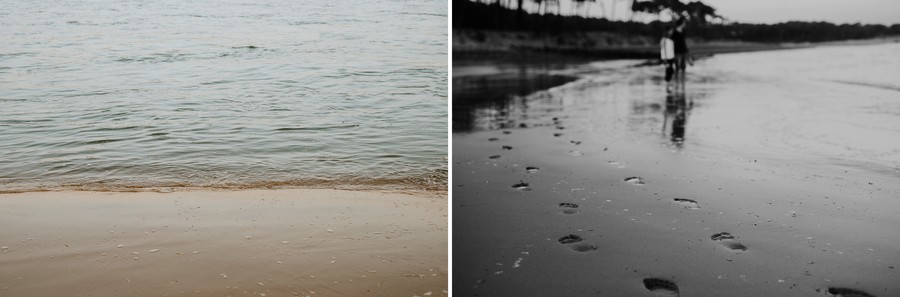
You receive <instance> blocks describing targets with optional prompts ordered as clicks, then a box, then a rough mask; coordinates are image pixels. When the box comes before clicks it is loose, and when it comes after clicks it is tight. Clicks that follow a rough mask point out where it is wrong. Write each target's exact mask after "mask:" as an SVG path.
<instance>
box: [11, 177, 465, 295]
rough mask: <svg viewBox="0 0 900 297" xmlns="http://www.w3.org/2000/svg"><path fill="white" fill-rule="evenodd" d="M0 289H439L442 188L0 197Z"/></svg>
mask: <svg viewBox="0 0 900 297" xmlns="http://www.w3.org/2000/svg"><path fill="white" fill-rule="evenodd" d="M0 226H2V228H0V296H4V297H6V296H414V295H419V296H426V295H429V296H446V295H447V293H446V290H447V273H448V272H447V211H446V196H444V195H443V194H436V193H407V194H403V193H384V192H362V191H336V190H248V191H209V190H203V191H186V192H175V193H165V194H163V193H148V192H144V193H110V192H41V193H22V194H3V195H0Z"/></svg>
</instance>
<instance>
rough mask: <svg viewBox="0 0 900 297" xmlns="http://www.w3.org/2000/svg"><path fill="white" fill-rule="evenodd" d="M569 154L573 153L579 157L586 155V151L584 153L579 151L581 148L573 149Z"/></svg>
mask: <svg viewBox="0 0 900 297" xmlns="http://www.w3.org/2000/svg"><path fill="white" fill-rule="evenodd" d="M569 155H573V156H576V157H579V156H584V153H582V152H581V151H579V150H571V151H569Z"/></svg>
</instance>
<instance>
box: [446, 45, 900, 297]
mask: <svg viewBox="0 0 900 297" xmlns="http://www.w3.org/2000/svg"><path fill="white" fill-rule="evenodd" d="M898 46H900V45H898V44H882V45H872V46H858V47H853V46H835V47H822V48H810V49H798V50H788V51H774V52H755V53H740V54H729V55H717V56H714V57H712V58H709V59H705V60H701V61H698V62H697V63H696V65H695V66H694V67H691V68H689V69H688V74H687V77H686V79H685V82H684V83H683V84H682V85H680V86H679V85H678V84H674V85H673V86H670V87H668V88H667V83H666V82H665V81H663V79H662V73H663V72H662V69H661V68H659V67H632V66H628V65H629V62H628V61H613V62H598V63H585V64H581V65H563V66H559V65H557V66H553V67H544V68H541V67H533V66H529V65H524V66H521V67H519V68H515V67H510V66H508V65H507V66H504V65H499V66H498V65H482V66H479V67H477V68H476V67H475V66H467V67H461V69H459V71H457V69H456V68H454V78H453V80H454V86H453V88H454V109H453V110H454V114H453V119H454V124H453V127H454V133H453V136H452V137H453V165H452V168H453V174H452V177H453V179H452V183H451V185H450V187H451V188H452V192H453V204H452V213H453V259H454V261H453V293H454V295H456V296H832V295H834V296H897V295H900V284H898V283H897V282H896V280H897V279H900V245H898V243H900V233H898V232H896V227H897V226H900V200H898V199H897V197H900V182H898V181H900V152H898V151H897V148H898V147H900V143H898V141H900V140H898V139H900V125H898V123H900V103H898V102H897V101H896V97H897V94H898V93H897V90H900V88H897V86H896V84H895V83H892V82H890V81H888V79H887V77H892V75H893V74H891V73H892V72H891V71H895V70H892V69H896V67H894V66H893V65H898V64H897V63H898V60H897V59H894V58H892V57H890V56H888V55H884V54H885V53H890V52H892V51H896V50H897V47H898ZM834 57H843V58H841V59H839V58H834ZM847 59H850V60H849V61H848V60H847ZM640 62H641V61H631V62H630V64H631V65H635V64H640ZM504 69H511V70H512V71H504ZM517 69H518V70H517ZM457 73H468V74H470V75H468V76H466V75H462V74H460V75H456V74H457ZM501 73H502V74H503V75H506V76H513V77H518V78H519V80H520V81H524V82H528V81H531V78H532V77H536V76H541V75H543V76H545V77H570V78H573V79H570V80H564V81H561V82H560V83H559V84H558V85H556V86H554V87H550V88H548V89H546V90H543V91H536V92H531V93H529V94H527V95H521V94H517V93H510V96H506V97H504V96H500V95H497V94H493V95H492V96H490V97H480V95H479V94H480V93H483V90H486V89H489V87H488V86H489V85H490V84H491V82H492V81H494V80H501V81H504V82H508V83H511V82H512V81H514V80H510V79H506V80H503V77H502V76H501V75H500V74H501ZM516 73H518V75H517V74H516ZM504 88H506V89H509V90H517V89H518V88H516V87H510V86H505V87H504ZM457 91H460V93H459V94H463V95H464V97H465V98H463V99H465V100H464V101H457V94H458V93H457ZM457 102H465V103H466V105H465V106H457V105H456V104H457Z"/></svg>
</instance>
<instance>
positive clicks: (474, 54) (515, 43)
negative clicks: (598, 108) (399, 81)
mask: <svg viewBox="0 0 900 297" xmlns="http://www.w3.org/2000/svg"><path fill="white" fill-rule="evenodd" d="M452 40H453V62H454V66H457V65H459V64H466V63H469V62H476V63H477V62H478V61H484V60H503V61H508V62H515V61H529V60H535V59H554V60H597V59H599V60H615V59H658V56H659V45H658V40H656V39H655V38H652V37H647V36H633V35H627V34H617V33H611V32H569V33H561V34H555V35H547V34H536V33H533V32H525V31H498V30H476V29H454V30H453V36H452ZM888 42H900V36H890V37H882V38H874V39H864V40H846V41H829V42H815V43H810V42H805V43H761V42H747V41H736V40H735V41H730V40H715V41H704V40H698V39H689V40H688V47H689V48H690V49H691V54H693V55H697V56H709V55H714V54H723V53H737V52H752V51H765V50H782V49H797V48H808V47H814V46H823V45H865V44H879V43H888Z"/></svg>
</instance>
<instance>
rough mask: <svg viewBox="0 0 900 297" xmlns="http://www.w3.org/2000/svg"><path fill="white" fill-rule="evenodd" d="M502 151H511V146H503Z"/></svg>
mask: <svg viewBox="0 0 900 297" xmlns="http://www.w3.org/2000/svg"><path fill="white" fill-rule="evenodd" d="M503 149H504V150H511V149H512V147H511V146H508V145H504V146H503Z"/></svg>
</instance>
